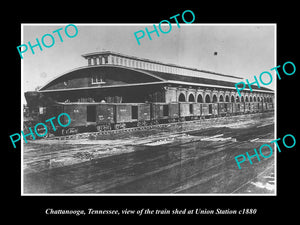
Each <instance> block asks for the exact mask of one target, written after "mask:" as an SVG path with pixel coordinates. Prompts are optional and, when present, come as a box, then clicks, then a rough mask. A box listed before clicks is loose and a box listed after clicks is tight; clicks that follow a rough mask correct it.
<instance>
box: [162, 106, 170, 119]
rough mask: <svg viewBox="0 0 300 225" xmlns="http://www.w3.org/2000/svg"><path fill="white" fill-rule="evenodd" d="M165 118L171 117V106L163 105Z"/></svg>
mask: <svg viewBox="0 0 300 225" xmlns="http://www.w3.org/2000/svg"><path fill="white" fill-rule="evenodd" d="M163 116H169V106H168V105H163Z"/></svg>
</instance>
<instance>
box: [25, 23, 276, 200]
mask: <svg viewBox="0 0 300 225" xmlns="http://www.w3.org/2000/svg"><path fill="white" fill-rule="evenodd" d="M172 24H174V23H172ZM59 25H63V26H65V25H68V23H43V24H39V23H34V24H32V23H21V43H24V41H23V29H24V26H59ZM75 25H80V26H120V25H122V26H134V25H138V26H145V25H151V26H152V25H153V24H151V23H130V24H120V23H101V24H93V23H91V24H86V23H75ZM163 25H165V24H163ZM195 25H196V26H274V36H275V37H274V67H275V66H277V23H262V24H260V23H226V24H224V23H223V24H222V23H221V24H219V23H211V24H210V23H195V24H180V26H195ZM20 60H21V130H23V103H24V102H23V98H24V96H23V95H24V93H23V91H24V86H23V68H24V65H23V60H22V59H20ZM274 80H275V86H274V87H275V89H274V92H275V112H274V120H275V123H274V136H275V139H277V79H274ZM274 149H275V143H274ZM274 153H275V155H274V160H275V174H274V177H275V192H274V194H259V193H256V194H253V193H249V194H231V193H227V194H218V193H214V194H173V193H170V194H156V193H155V194H151V193H150V194H149V193H139V194H127V193H116V194H81V193H78V194H65V193H64V194H59V193H45V194H31V193H30V194H24V192H23V190H24V179H23V163H24V162H23V157H24V152H23V138H21V196H277V152H276V151H274Z"/></svg>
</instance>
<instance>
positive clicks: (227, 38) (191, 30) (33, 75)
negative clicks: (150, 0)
mask: <svg viewBox="0 0 300 225" xmlns="http://www.w3.org/2000/svg"><path fill="white" fill-rule="evenodd" d="M153 24H154V23H153ZM153 24H126V25H124V24H98V25H97V24H75V25H76V27H77V28H78V33H77V35H76V36H75V37H73V38H69V37H67V36H66V34H65V32H64V28H65V27H66V26H67V25H68V24H22V26H23V29H22V37H21V44H28V42H30V43H31V44H32V45H34V44H36V38H38V39H39V40H40V42H41V38H42V37H43V35H45V34H52V32H53V31H54V30H57V29H58V28H63V29H62V30H61V32H60V33H61V36H62V39H63V42H61V41H60V39H59V37H58V36H57V34H53V37H54V38H55V43H54V45H53V46H52V47H50V48H45V47H44V46H42V47H43V51H40V50H39V48H38V47H35V48H34V50H35V54H34V55H33V54H32V53H31V51H30V49H29V48H28V51H27V52H25V53H24V54H23V59H21V58H20V60H22V67H23V68H22V79H23V91H24V92H26V91H33V90H35V89H36V88H37V87H41V86H43V85H44V84H46V83H47V82H49V81H50V80H52V79H53V78H55V77H57V76H59V75H62V74H63V73H65V72H68V71H70V70H73V69H75V68H77V67H81V66H86V65H87V61H86V60H85V59H84V58H83V57H82V56H81V55H83V54H86V53H90V52H97V51H102V50H110V51H116V52H120V53H123V54H126V55H133V56H137V57H141V58H147V59H152V60H157V61H161V62H165V63H173V64H178V65H182V66H187V67H192V68H198V69H201V70H208V71H213V72H218V73H222V74H227V75H234V76H238V77H242V78H244V79H249V81H250V82H251V81H254V78H253V76H254V75H256V76H257V77H259V75H260V73H261V72H263V71H270V68H273V67H275V66H276V65H275V59H276V55H275V52H274V51H275V45H276V43H275V41H276V37H275V32H276V30H275V25H273V24H194V23H193V24H184V23H183V24H180V28H178V27H177V24H176V23H174V24H172V29H171V31H170V32H169V33H166V34H163V33H161V32H160V33H159V34H160V36H159V37H158V36H157V35H156V33H152V34H151V37H152V40H149V38H148V37H147V35H145V37H144V38H143V39H140V43H141V44H140V45H138V43H137V41H136V39H135V36H134V33H135V32H137V31H139V30H144V31H145V27H147V28H148V30H149V31H151V30H153ZM155 24H156V26H157V27H158V23H155ZM168 28H169V27H168V25H166V26H163V27H162V29H164V30H168ZM68 32H69V34H70V35H71V36H72V35H74V34H75V30H74V29H73V27H69V28H68ZM44 40H45V43H46V44H48V45H50V44H51V39H50V38H49V37H47V38H45V39H44ZM215 52H217V55H215V54H214V53H215ZM271 73H272V74H273V77H275V73H274V71H272V72H271ZM274 80H275V79H273V82H272V83H271V84H270V85H268V86H266V87H267V88H271V89H274V87H275V84H274ZM265 81H266V82H267V81H268V80H267V79H266V80H265Z"/></svg>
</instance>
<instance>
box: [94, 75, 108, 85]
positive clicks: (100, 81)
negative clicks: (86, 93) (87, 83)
mask: <svg viewBox="0 0 300 225" xmlns="http://www.w3.org/2000/svg"><path fill="white" fill-rule="evenodd" d="M105 83H106V82H105V81H104V80H103V76H102V75H100V74H97V75H93V76H92V84H105Z"/></svg>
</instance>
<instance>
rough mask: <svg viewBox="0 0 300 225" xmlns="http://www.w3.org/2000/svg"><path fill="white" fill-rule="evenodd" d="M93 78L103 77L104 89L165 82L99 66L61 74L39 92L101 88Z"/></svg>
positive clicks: (128, 70)
mask: <svg viewBox="0 0 300 225" xmlns="http://www.w3.org/2000/svg"><path fill="white" fill-rule="evenodd" d="M93 77H101V79H103V80H104V81H103V83H101V86H102V87H105V86H114V85H128V84H139V83H148V82H164V81H165V80H164V79H162V78H160V77H158V76H156V75H155V74H152V73H149V72H147V71H142V70H138V69H134V68H127V67H123V66H116V65H97V66H86V67H80V68H77V69H74V70H71V71H69V72H66V73H64V74H61V75H59V76H57V77H55V78H54V79H52V80H51V81H49V82H48V83H46V84H45V85H44V86H43V87H42V88H40V90H39V91H45V90H57V89H76V88H89V87H90V88H92V87H95V86H99V85H97V83H92V78H93Z"/></svg>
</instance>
